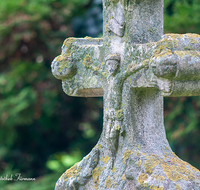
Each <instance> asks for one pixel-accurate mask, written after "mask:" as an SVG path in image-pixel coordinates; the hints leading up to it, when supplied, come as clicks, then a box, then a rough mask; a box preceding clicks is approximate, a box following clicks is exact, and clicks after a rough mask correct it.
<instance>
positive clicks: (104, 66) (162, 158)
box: [52, 0, 200, 190]
mask: <svg viewBox="0 0 200 190" xmlns="http://www.w3.org/2000/svg"><path fill="white" fill-rule="evenodd" d="M103 21H104V22H103V38H94V39H93V38H90V37H86V38H79V39H77V38H68V39H66V40H65V41H64V43H63V46H62V53H61V55H59V56H58V57H56V58H55V59H54V61H53V62H52V73H53V75H54V76H55V77H56V78H58V79H61V80H62V87H63V90H64V92H65V93H66V94H68V95H70V96H77V97H102V96H103V100H104V106H103V107H104V118H103V119H104V122H103V131H102V134H101V137H100V139H99V141H98V143H97V145H96V146H95V147H94V148H93V149H92V151H91V152H90V153H89V154H88V155H87V156H85V157H84V158H83V159H82V160H81V161H80V162H79V163H77V164H75V165H74V166H73V167H72V168H70V169H68V170H67V171H66V172H65V173H64V174H63V175H62V176H61V177H60V178H59V180H58V181H57V183H56V187H55V189H56V190H84V189H85V190H90V189H95V190H103V189H115V190H119V189H127V190H144V189H146V190H147V189H151V190H169V189H170V190H175V189H177V190H179V189H184V190H186V189H188V190H191V189H200V172H199V170H197V169H196V168H194V167H193V166H191V165H190V164H188V163H187V162H184V161H182V160H181V159H180V158H178V157H177V156H176V155H175V154H174V153H173V152H172V150H171V148H170V146H169V143H168V141H167V139H166V134H165V129H164V121H163V96H166V97H176V96H197V95H200V36H199V35H197V34H165V35H163V0H103Z"/></svg>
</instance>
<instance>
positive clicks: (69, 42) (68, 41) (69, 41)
mask: <svg viewBox="0 0 200 190" xmlns="http://www.w3.org/2000/svg"><path fill="white" fill-rule="evenodd" d="M76 41H77V39H76V38H67V39H66V40H65V41H64V43H63V45H64V46H66V47H67V52H65V54H64V55H65V56H67V57H69V56H71V55H72V53H73V52H74V51H72V49H73V48H72V47H73V43H74V42H76Z"/></svg>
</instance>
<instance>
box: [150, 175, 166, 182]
mask: <svg viewBox="0 0 200 190" xmlns="http://www.w3.org/2000/svg"><path fill="white" fill-rule="evenodd" d="M151 177H153V178H155V179H156V180H159V181H160V182H163V181H164V180H165V179H166V177H164V176H161V175H159V174H157V175H155V174H153V175H152V176H151Z"/></svg>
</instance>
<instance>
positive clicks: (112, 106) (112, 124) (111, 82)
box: [84, 54, 148, 161]
mask: <svg viewBox="0 0 200 190" xmlns="http://www.w3.org/2000/svg"><path fill="white" fill-rule="evenodd" d="M120 60H121V58H120V56H119V55H117V54H114V55H109V56H108V57H107V58H106V59H105V61H106V66H107V74H106V75H105V74H104V75H103V74H102V71H100V70H97V69H96V67H94V66H93V65H92V64H91V62H90V61H89V60H88V62H86V63H85V64H84V65H85V67H86V68H87V69H91V70H93V71H96V72H97V73H98V75H100V76H101V77H103V78H105V81H106V84H105V88H104V92H105V94H106V97H105V96H104V101H106V102H108V104H107V107H106V109H105V112H104V115H105V118H106V119H107V121H106V124H105V138H106V139H107V141H106V144H107V148H108V150H109V151H110V157H111V158H112V159H113V161H114V159H115V155H116V151H117V147H118V138H119V133H121V134H122V133H123V132H124V129H123V124H122V120H123V118H124V117H123V108H122V89H123V84H124V81H125V80H126V79H127V78H128V77H129V76H130V75H132V74H134V73H136V72H137V71H139V70H141V69H143V68H148V63H147V62H143V63H140V64H137V63H131V64H129V65H128V68H127V69H126V70H125V71H123V70H120V68H119V67H120Z"/></svg>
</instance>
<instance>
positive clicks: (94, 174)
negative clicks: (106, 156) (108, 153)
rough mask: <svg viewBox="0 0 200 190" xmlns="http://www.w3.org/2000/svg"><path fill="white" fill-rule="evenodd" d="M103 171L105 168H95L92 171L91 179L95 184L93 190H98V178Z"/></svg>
mask: <svg viewBox="0 0 200 190" xmlns="http://www.w3.org/2000/svg"><path fill="white" fill-rule="evenodd" d="M104 169H105V167H101V166H100V167H97V168H95V169H94V170H93V171H92V178H93V179H94V183H95V186H94V189H98V187H99V181H100V179H99V176H100V175H101V172H102V171H103V170H104Z"/></svg>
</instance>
